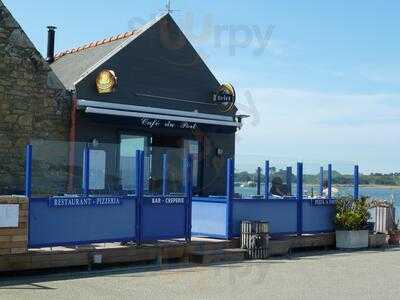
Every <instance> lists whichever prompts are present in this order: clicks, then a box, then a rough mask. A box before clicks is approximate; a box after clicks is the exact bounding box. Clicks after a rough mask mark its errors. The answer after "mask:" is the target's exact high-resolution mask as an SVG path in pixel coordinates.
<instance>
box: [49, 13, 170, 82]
mask: <svg viewBox="0 0 400 300" xmlns="http://www.w3.org/2000/svg"><path fill="white" fill-rule="evenodd" d="M166 15H168V14H165V15H163V16H161V17H159V18H157V19H155V20H153V21H151V22H150V23H148V24H146V25H144V26H143V27H141V28H140V29H137V30H134V31H129V32H126V33H122V34H119V35H116V36H113V37H110V38H107V39H103V40H99V41H95V42H91V43H89V44H86V45H84V46H82V47H79V48H74V49H71V50H67V51H63V52H60V53H58V54H56V55H55V61H54V62H53V63H52V64H51V68H52V69H53V71H54V73H56V75H57V76H58V78H59V79H60V80H61V82H62V83H63V84H64V86H65V87H66V88H67V89H69V90H72V89H74V84H75V83H76V82H77V81H78V80H80V79H81V78H83V77H85V76H86V75H87V73H88V72H90V70H91V69H93V68H95V67H96V66H97V65H98V64H99V63H101V62H103V61H105V60H106V59H107V58H108V57H110V56H112V55H114V54H115V53H117V52H118V51H119V50H120V49H122V48H124V47H125V46H126V45H128V44H129V43H130V42H132V41H133V40H134V39H135V38H136V37H138V36H139V35H141V34H142V33H143V32H145V31H146V30H147V29H148V28H150V27H151V26H152V25H154V24H156V23H157V22H159V21H160V20H161V19H162V18H164V17H165V16H166Z"/></svg>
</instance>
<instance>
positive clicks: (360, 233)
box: [334, 197, 370, 249]
mask: <svg viewBox="0 0 400 300" xmlns="http://www.w3.org/2000/svg"><path fill="white" fill-rule="evenodd" d="M335 208H336V211H335V221H334V223H335V226H336V248H338V249H362V248H368V233H369V232H368V229H367V224H368V219H369V217H370V215H369V212H368V209H369V205H368V202H367V198H361V199H359V200H354V199H353V198H352V197H340V198H338V199H336V205H335Z"/></svg>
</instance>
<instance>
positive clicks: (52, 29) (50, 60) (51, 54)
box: [46, 26, 57, 64]
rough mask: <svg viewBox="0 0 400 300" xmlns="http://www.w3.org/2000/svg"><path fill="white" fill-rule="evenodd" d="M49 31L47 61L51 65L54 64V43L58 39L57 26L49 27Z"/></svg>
mask: <svg viewBox="0 0 400 300" xmlns="http://www.w3.org/2000/svg"><path fill="white" fill-rule="evenodd" d="M47 29H48V30H49V31H48V33H47V58H46V61H47V62H48V63H49V64H51V63H53V62H54V42H55V37H56V29H57V27H55V26H47Z"/></svg>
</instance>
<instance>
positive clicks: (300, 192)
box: [297, 162, 303, 235]
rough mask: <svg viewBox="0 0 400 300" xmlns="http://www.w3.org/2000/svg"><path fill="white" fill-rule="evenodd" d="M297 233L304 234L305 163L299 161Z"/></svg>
mask: <svg viewBox="0 0 400 300" xmlns="http://www.w3.org/2000/svg"><path fill="white" fill-rule="evenodd" d="M297 234H298V235H302V234H303V163H301V162H299V163H297Z"/></svg>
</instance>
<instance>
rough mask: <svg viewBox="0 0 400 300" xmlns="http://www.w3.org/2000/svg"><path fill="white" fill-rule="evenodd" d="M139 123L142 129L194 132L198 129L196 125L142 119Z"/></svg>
mask: <svg viewBox="0 0 400 300" xmlns="http://www.w3.org/2000/svg"><path fill="white" fill-rule="evenodd" d="M140 123H141V125H142V126H143V127H146V128H170V129H190V130H195V129H197V128H198V125H197V123H191V122H179V121H170V120H159V119H150V118H142V119H140Z"/></svg>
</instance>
